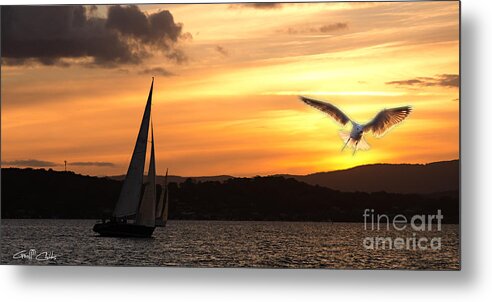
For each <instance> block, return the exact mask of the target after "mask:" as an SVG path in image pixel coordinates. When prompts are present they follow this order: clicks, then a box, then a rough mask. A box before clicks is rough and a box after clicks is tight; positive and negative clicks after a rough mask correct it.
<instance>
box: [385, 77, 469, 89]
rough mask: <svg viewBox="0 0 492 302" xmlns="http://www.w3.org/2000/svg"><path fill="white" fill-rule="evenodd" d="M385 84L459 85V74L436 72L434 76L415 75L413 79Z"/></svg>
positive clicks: (452, 86)
mask: <svg viewBox="0 0 492 302" xmlns="http://www.w3.org/2000/svg"><path fill="white" fill-rule="evenodd" d="M386 84H387V85H397V86H419V87H432V86H441V87H451V88H455V87H459V86H460V76H459V75H457V74H438V75H435V76H434V77H417V78H414V79H407V80H399V81H391V82H386Z"/></svg>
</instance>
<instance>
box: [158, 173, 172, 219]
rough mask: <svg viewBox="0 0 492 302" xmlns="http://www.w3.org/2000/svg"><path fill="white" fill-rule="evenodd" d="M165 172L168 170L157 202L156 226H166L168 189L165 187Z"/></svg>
mask: <svg viewBox="0 0 492 302" xmlns="http://www.w3.org/2000/svg"><path fill="white" fill-rule="evenodd" d="M167 174H168V170H166V177H165V178H164V187H163V188H162V192H161V195H160V196H159V202H158V203H157V208H156V217H155V218H156V222H155V223H156V226H166V222H167V212H168V197H169V190H168V188H167Z"/></svg>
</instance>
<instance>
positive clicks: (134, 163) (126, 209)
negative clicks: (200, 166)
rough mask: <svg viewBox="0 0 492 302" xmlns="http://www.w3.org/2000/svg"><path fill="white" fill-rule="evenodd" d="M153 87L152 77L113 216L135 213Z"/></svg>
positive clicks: (145, 149) (143, 164)
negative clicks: (135, 140)
mask: <svg viewBox="0 0 492 302" xmlns="http://www.w3.org/2000/svg"><path fill="white" fill-rule="evenodd" d="M153 87H154V79H153V78H152V84H151V86H150V92H149V97H148V99H147V105H146V106H145V111H144V115H143V118H142V124H141V125H140V130H139V132H138V136H137V142H136V143H135V149H134V150H133V155H132V159H131V161H130V165H129V167H128V172H127V173H126V178H125V181H124V182H123V187H122V188H121V192H120V197H119V199H118V203H117V204H116V207H115V209H114V211H113V216H115V217H134V216H135V215H136V214H137V210H138V206H139V202H140V195H141V190H142V184H143V174H144V166H145V155H146V152H147V140H148V135H149V123H150V110H151V106H152V89H153Z"/></svg>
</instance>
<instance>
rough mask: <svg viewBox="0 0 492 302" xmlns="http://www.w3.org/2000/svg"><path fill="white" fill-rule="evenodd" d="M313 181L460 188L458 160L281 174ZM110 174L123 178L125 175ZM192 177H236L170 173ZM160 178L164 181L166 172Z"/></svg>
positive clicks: (400, 188) (402, 188) (415, 189)
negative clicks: (190, 175) (192, 175)
mask: <svg viewBox="0 0 492 302" xmlns="http://www.w3.org/2000/svg"><path fill="white" fill-rule="evenodd" d="M274 176H281V177H284V178H294V179H296V180H298V181H301V182H305V183H307V184H310V185H319V186H323V187H326V188H331V189H335V190H339V191H344V192H381V191H384V192H388V193H405V194H411V193H414V194H429V193H435V192H445V191H458V190H459V161H458V160H452V161H442V162H435V163H429V164H396V165H395V164H374V165H365V166H358V167H355V168H351V169H346V170H338V171H332V172H319V173H313V174H308V175H291V174H280V175H274ZM111 178H113V179H117V180H123V179H124V175H119V176H112V177H111ZM188 178H191V179H193V180H194V181H197V182H204V181H220V182H223V181H225V180H228V179H231V178H233V176H229V175H218V176H200V177H183V176H175V175H170V176H169V181H170V182H176V183H182V182H184V181H185V180H186V179H188ZM157 181H158V182H159V183H164V176H158V177H157Z"/></svg>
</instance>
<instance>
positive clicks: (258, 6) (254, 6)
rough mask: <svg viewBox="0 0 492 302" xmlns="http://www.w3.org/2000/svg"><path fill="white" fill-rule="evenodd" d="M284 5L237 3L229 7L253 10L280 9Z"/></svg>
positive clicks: (274, 3)
mask: <svg viewBox="0 0 492 302" xmlns="http://www.w3.org/2000/svg"><path fill="white" fill-rule="evenodd" d="M282 6H283V4H282V3H276V2H257V3H237V4H231V5H229V8H251V9H280V8H282Z"/></svg>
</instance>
